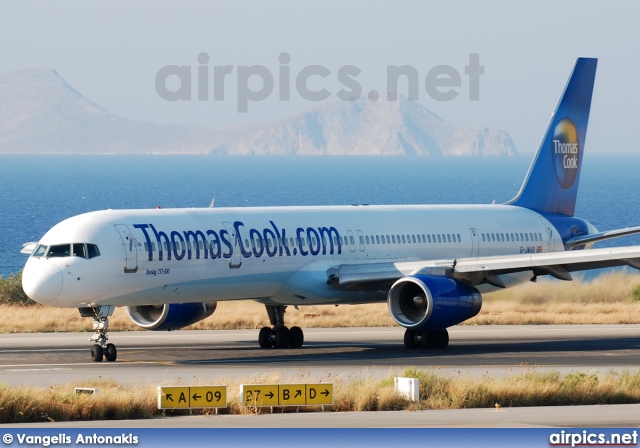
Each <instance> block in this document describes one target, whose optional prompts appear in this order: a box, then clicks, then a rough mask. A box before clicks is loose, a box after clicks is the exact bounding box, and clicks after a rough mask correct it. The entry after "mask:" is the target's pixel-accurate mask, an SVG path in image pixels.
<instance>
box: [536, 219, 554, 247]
mask: <svg viewBox="0 0 640 448" xmlns="http://www.w3.org/2000/svg"><path fill="white" fill-rule="evenodd" d="M540 221H542V224H543V228H544V232H542V241H543V242H544V241H546V242H547V251H548V252H554V251H555V250H556V243H555V240H554V239H553V227H551V224H549V221H547V220H546V219H544V218H543V217H542V216H541V217H540Z"/></svg>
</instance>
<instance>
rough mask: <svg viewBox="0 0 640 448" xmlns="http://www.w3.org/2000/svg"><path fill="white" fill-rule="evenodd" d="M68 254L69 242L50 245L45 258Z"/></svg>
mask: <svg viewBox="0 0 640 448" xmlns="http://www.w3.org/2000/svg"><path fill="white" fill-rule="evenodd" d="M70 254H71V244H58V245H57V246H51V249H49V252H48V253H47V258H53V257H68V256H69V255H70Z"/></svg>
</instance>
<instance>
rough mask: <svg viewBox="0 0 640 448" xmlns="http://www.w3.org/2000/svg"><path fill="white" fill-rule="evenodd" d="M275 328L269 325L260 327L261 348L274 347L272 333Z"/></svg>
mask: <svg viewBox="0 0 640 448" xmlns="http://www.w3.org/2000/svg"><path fill="white" fill-rule="evenodd" d="M272 333H273V330H271V328H269V327H262V328H261V329H260V333H258V344H260V347H261V348H271V347H273V342H272V341H271V334H272Z"/></svg>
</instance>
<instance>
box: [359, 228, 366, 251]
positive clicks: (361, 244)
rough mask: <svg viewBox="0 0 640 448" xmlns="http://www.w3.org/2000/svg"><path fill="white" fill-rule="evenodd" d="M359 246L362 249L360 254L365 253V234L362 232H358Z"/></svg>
mask: <svg viewBox="0 0 640 448" xmlns="http://www.w3.org/2000/svg"><path fill="white" fill-rule="evenodd" d="M358 246H359V247H360V252H364V249H365V245H364V233H362V230H358Z"/></svg>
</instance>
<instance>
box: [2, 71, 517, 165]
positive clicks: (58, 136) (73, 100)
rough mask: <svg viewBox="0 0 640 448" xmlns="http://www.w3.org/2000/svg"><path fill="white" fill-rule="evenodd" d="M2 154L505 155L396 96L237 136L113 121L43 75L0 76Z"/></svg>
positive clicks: (509, 147)
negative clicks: (389, 99)
mask: <svg viewBox="0 0 640 448" xmlns="http://www.w3.org/2000/svg"><path fill="white" fill-rule="evenodd" d="M0 153H4V154H9V153H12V154H16V153H17V154H44V153H67V154H208V153H211V154H233V155H249V154H259V155H371V156H377V155H410V156H426V155H430V156H442V155H444V156H467V155H473V156H486V155H491V156H498V155H499V156H504V155H508V156H510V155H515V154H516V153H517V151H516V148H515V145H514V144H513V141H512V140H511V137H510V136H509V134H508V133H506V132H505V131H496V130H490V129H487V128H479V129H470V128H458V127H455V126H452V125H450V124H448V123H445V122H444V121H442V120H441V119H440V118H439V117H438V116H437V115H435V114H433V113H432V112H431V111H429V110H428V109H426V108H424V107H423V106H421V105H420V104H418V103H416V102H413V101H410V100H408V99H406V98H404V97H402V96H400V97H399V98H398V100H397V101H384V100H380V101H377V102H372V101H368V100H365V99H359V100H356V101H336V102H333V103H331V102H330V103H326V104H323V105H321V106H319V107H317V108H315V109H312V110H310V111H308V112H304V113H300V114H298V115H295V116H293V117H290V118H287V119H285V120H282V121H279V122H276V123H270V124H263V125H254V126H248V127H243V128H237V127H236V128H215V127H210V126H179V125H156V124H153V123H150V122H144V121H135V120H129V119H126V118H122V117H118V116H116V115H113V114H111V113H109V112H107V111H106V110H104V109H102V108H101V107H100V106H98V105H97V104H95V103H93V102H92V101H90V100H88V99H87V98H85V97H84V96H82V95H81V94H80V93H78V92H77V91H76V90H74V89H73V87H71V86H70V85H69V84H67V82H66V81H64V79H62V78H61V77H60V76H59V74H58V73H57V72H56V71H54V70H50V69H28V70H20V71H15V72H9V73H5V74H0Z"/></svg>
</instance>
